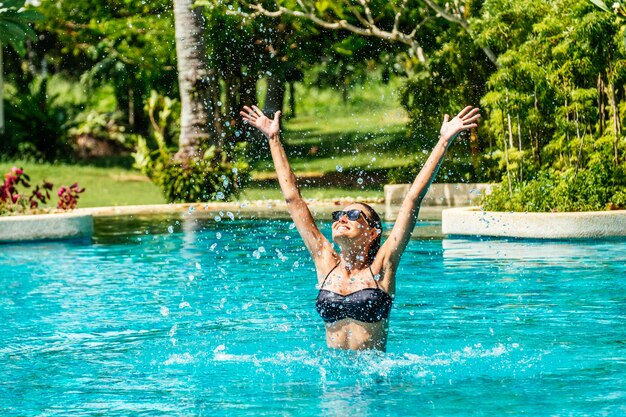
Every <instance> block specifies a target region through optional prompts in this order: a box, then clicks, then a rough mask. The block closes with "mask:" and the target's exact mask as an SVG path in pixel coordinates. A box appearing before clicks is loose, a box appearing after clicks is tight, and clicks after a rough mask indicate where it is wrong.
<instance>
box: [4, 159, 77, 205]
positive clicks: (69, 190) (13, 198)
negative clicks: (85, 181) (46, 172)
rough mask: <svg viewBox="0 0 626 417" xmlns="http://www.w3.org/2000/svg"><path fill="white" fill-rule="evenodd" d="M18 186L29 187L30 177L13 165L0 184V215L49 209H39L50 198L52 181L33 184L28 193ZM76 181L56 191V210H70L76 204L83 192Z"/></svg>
mask: <svg viewBox="0 0 626 417" xmlns="http://www.w3.org/2000/svg"><path fill="white" fill-rule="evenodd" d="M19 187H23V188H30V178H29V176H28V175H27V174H26V173H24V170H23V169H22V168H17V167H13V168H11V170H10V171H9V172H7V173H6V174H4V182H2V183H1V184H0V215H5V214H34V213H38V212H47V211H50V209H41V208H40V207H39V205H40V204H46V203H48V201H49V200H50V191H51V190H52V188H53V185H52V183H50V182H47V181H43V183H42V184H41V185H37V186H35V188H34V189H33V190H32V191H31V193H30V195H27V194H23V193H21V192H20V190H19ZM84 191H85V189H84V188H80V187H79V186H78V183H74V184H72V185H71V186H69V187H66V186H61V187H60V188H59V190H58V191H57V195H58V197H59V201H58V203H57V209H58V210H72V209H75V208H76V205H77V204H78V197H79V195H78V194H80V193H82V192H84Z"/></svg>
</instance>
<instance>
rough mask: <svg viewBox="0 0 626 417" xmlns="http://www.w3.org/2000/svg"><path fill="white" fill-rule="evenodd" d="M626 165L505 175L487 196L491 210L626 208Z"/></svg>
mask: <svg viewBox="0 0 626 417" xmlns="http://www.w3.org/2000/svg"><path fill="white" fill-rule="evenodd" d="M625 186H626V169H625V168H624V166H619V165H617V166H615V165H612V164H611V163H610V162H597V163H594V164H591V165H590V166H589V167H588V168H587V169H586V170H582V171H578V172H576V171H575V170H574V169H573V168H571V169H568V170H566V171H564V172H557V171H541V172H540V173H539V175H538V176H537V178H535V179H533V180H530V181H524V182H517V181H513V182H512V184H511V192H509V185H508V180H507V179H506V178H505V179H504V180H503V181H502V183H501V184H500V185H499V186H498V187H496V188H495V189H494V190H493V191H492V193H491V194H489V195H486V196H485V197H483V201H482V203H481V204H482V207H483V209H484V210H489V211H522V212H523V211H532V212H566V211H594V210H606V209H626V192H624V187H625Z"/></svg>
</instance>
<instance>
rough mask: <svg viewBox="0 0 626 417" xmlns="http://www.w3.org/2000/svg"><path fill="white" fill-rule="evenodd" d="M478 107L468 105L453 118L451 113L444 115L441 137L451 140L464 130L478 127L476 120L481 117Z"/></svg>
mask: <svg viewBox="0 0 626 417" xmlns="http://www.w3.org/2000/svg"><path fill="white" fill-rule="evenodd" d="M479 111H480V109H479V108H478V107H472V106H467V107H466V108H464V109H463V110H461V111H460V112H459V114H457V115H456V116H455V117H454V118H453V119H452V120H450V116H449V115H447V114H446V115H445V116H444V117H443V123H442V125H441V130H440V131H439V138H440V139H443V140H446V141H451V140H452V139H454V138H455V137H456V135H458V134H459V133H461V132H462V131H464V130H468V129H472V128H475V127H478V124H477V123H476V121H478V119H479V118H480V113H479Z"/></svg>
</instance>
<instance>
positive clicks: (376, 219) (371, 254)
mask: <svg viewBox="0 0 626 417" xmlns="http://www.w3.org/2000/svg"><path fill="white" fill-rule="evenodd" d="M356 204H359V205H361V206H363V207H365V208H366V209H367V211H368V212H369V213H367V217H369V219H370V220H371V223H373V224H370V226H372V227H375V228H376V229H378V236H376V239H374V241H373V242H372V245H371V246H370V249H369V251H367V257H368V262H370V263H371V262H373V261H374V258H375V257H376V254H377V253H378V250H379V249H380V242H381V241H382V238H383V222H382V220H381V219H380V216H379V215H378V213H376V210H374V209H373V208H372V206H370V205H369V204H365V203H360V202H359V203H356Z"/></svg>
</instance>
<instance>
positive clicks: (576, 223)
mask: <svg viewBox="0 0 626 417" xmlns="http://www.w3.org/2000/svg"><path fill="white" fill-rule="evenodd" d="M441 228H442V232H443V234H444V235H463V236H493V237H512V238H534V239H578V238H601V237H620V236H624V237H626V210H615V211H588V212H579V213H514V212H494V211H482V210H480V209H479V208H477V207H469V208H454V209H446V210H443V213H442V222H441Z"/></svg>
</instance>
